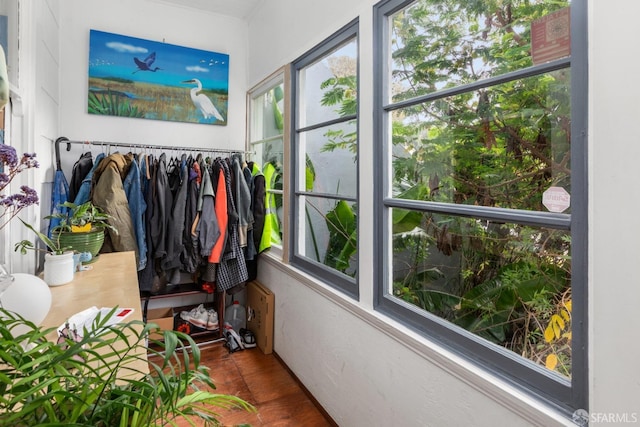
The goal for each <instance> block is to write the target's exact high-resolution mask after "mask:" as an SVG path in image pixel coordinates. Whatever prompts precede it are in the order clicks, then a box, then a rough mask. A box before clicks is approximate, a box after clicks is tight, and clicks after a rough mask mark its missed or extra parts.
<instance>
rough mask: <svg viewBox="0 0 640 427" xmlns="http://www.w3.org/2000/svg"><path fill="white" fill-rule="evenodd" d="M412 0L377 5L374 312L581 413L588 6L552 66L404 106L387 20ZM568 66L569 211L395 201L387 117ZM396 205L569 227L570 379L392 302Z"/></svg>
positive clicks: (580, 8)
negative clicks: (393, 96)
mask: <svg viewBox="0 0 640 427" xmlns="http://www.w3.org/2000/svg"><path fill="white" fill-rule="evenodd" d="M413 2H414V0H382V1H380V2H379V3H377V4H376V5H374V12H373V16H374V24H373V37H374V41H373V43H374V45H373V55H374V70H373V73H374V75H373V81H374V101H373V102H374V106H373V107H374V164H375V165H377V166H376V167H378V166H379V168H380V170H381V171H382V173H379V174H377V175H376V176H375V177H373V180H374V191H373V193H374V219H373V220H374V246H375V248H376V249H375V251H374V263H373V265H374V277H375V282H374V287H375V289H374V302H373V304H374V309H375V310H376V311H379V312H381V313H384V314H385V315H387V316H389V317H391V318H393V319H395V320H397V321H399V322H400V323H402V324H404V325H406V326H408V327H410V328H411V329H413V330H415V331H417V332H418V333H420V334H421V335H422V336H424V337H426V338H428V339H432V340H434V341H436V342H438V343H440V344H443V345H444V346H445V347H446V348H448V349H449V350H452V351H453V352H454V353H456V354H458V355H460V356H462V357H463V358H465V359H467V360H469V361H471V362H472V363H474V364H475V365H477V366H479V367H481V368H483V369H486V370H488V371H489V372H491V373H492V374H493V375H495V376H497V377H498V378H499V379H501V380H503V381H505V382H507V383H508V384H510V385H512V386H515V387H516V388H518V389H520V390H522V391H524V392H526V393H527V394H533V395H534V396H535V397H538V398H541V399H543V400H544V401H546V403H548V404H550V405H551V406H554V407H555V408H556V409H558V410H560V411H561V412H563V413H565V414H567V415H569V416H570V415H571V414H572V413H573V411H575V410H576V409H585V410H588V363H587V362H588V360H587V356H588V355H587V338H588V337H587V320H588V319H587V303H588V301H587V297H588V295H587V278H588V277H587V271H588V264H587V254H588V247H587V245H588V239H587V232H588V212H587V208H588V204H587V190H588V188H587V184H588V181H587V178H588V175H587V159H588V156H587V101H588V94H587V89H588V85H587V83H588V72H587V65H588V62H587V37H586V36H587V4H586V0H573V1H572V2H571V40H572V43H571V56H570V57H567V58H563V59H559V60H556V61H553V62H550V63H547V64H541V65H534V66H532V67H530V68H526V69H522V70H519V71H517V72H515V74H514V73H509V74H507V75H500V76H497V77H493V78H490V79H485V80H481V81H478V82H474V83H471V84H465V85H461V86H457V87H455V88H453V89H450V90H443V91H440V92H436V93H433V94H428V95H424V96H421V97H416V98H413V99H411V100H407V101H402V102H396V103H394V102H391V101H386V100H387V98H386V95H387V94H388V93H389V81H390V80H389V79H388V76H389V75H390V71H389V70H390V69H389V63H388V58H389V57H390V54H389V45H390V43H389V40H390V35H391V28H390V25H389V16H391V15H393V14H394V13H396V12H398V11H399V10H402V9H404V8H405V7H407V6H408V5H410V4H412V3H413ZM567 67H570V69H571V71H570V74H571V101H570V102H571V132H572V140H571V159H572V161H571V164H572V171H571V188H572V191H571V196H572V197H571V198H572V201H571V202H572V203H571V214H555V215H554V214H549V213H544V214H542V215H541V214H540V213H539V212H528V211H520V210H513V209H499V208H484V207H470V206H466V205H446V206H442V204H438V203H433V202H431V203H430V202H418V201H405V200H400V199H394V198H392V197H391V196H390V195H391V191H390V179H391V178H390V171H391V166H390V158H389V157H390V156H389V155H388V154H389V153H390V150H391V143H390V141H389V140H390V134H391V130H390V128H389V123H388V115H389V114H390V112H391V111H394V110H396V109H398V108H401V107H406V106H408V105H414V104H418V103H421V102H425V101H427V100H429V101H431V100H434V99H439V98H443V97H446V96H451V95H454V94H457V93H462V92H469V91H471V90H473V89H474V88H480V87H487V86H493V85H496V84H499V83H500V82H503V81H506V80H512V79H513V78H514V76H515V75H518V77H520V78H523V77H528V76H531V75H537V74H540V73H542V72H543V71H553V70H556V69H562V68H567ZM392 208H405V209H417V210H429V211H430V212H444V213H447V214H450V215H452V214H453V215H458V216H462V217H480V218H486V219H494V220H500V221H509V220H513V219H517V221H518V223H520V224H524V225H533V226H538V225H549V224H552V225H554V226H555V227H557V228H561V229H566V230H571V238H572V246H571V253H572V282H571V286H572V301H573V310H572V334H573V335H572V336H573V339H572V376H571V379H570V380H569V379H566V378H561V377H560V376H559V375H556V374H554V373H553V372H551V371H549V370H547V369H546V368H544V367H542V366H539V365H536V364H534V363H533V362H531V361H529V360H527V359H525V358H522V357H520V356H518V355H516V354H514V353H512V352H510V351H509V350H507V349H504V348H502V347H500V346H498V345H495V344H492V343H489V342H488V341H485V340H483V339H482V338H480V337H478V336H476V335H474V334H472V333H470V332H467V331H465V330H463V329H462V328H459V327H457V326H455V325H453V324H452V323H449V322H447V321H446V320H444V319H441V318H439V317H437V316H435V315H431V314H430V313H426V312H421V311H420V310H418V309H417V308H416V307H413V306H411V305H410V304H408V303H405V302H403V301H400V300H398V299H396V298H393V295H390V294H389V292H388V291H387V290H388V289H389V281H390V279H389V277H390V271H391V268H392V266H391V265H390V264H391V261H390V260H391V259H392V258H391V255H390V254H391V252H392V242H391V241H390V239H389V238H388V236H389V233H388V232H386V231H385V230H389V226H390V224H389V216H390V211H391V209H392Z"/></svg>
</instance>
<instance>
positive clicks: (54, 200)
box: [47, 170, 69, 237]
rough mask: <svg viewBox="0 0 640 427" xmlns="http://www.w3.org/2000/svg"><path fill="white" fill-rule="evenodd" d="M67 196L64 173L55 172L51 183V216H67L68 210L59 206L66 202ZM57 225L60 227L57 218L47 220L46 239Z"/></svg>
mask: <svg viewBox="0 0 640 427" xmlns="http://www.w3.org/2000/svg"><path fill="white" fill-rule="evenodd" d="M68 195H69V183H68V182H67V178H65V176H64V172H62V171H61V170H57V171H56V174H55V177H54V181H53V189H52V191H51V215H55V214H64V215H66V214H67V212H68V211H69V209H68V208H66V207H64V206H60V205H61V204H63V203H64V202H66V201H67V197H68ZM58 225H60V219H59V218H51V220H49V228H48V230H47V236H48V237H51V232H52V231H53V229H54V228H56V227H57V226H58Z"/></svg>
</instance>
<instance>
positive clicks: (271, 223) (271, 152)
mask: <svg viewBox="0 0 640 427" xmlns="http://www.w3.org/2000/svg"><path fill="white" fill-rule="evenodd" d="M284 78H285V73H284V71H280V72H277V73H276V74H274V75H273V76H271V77H269V78H267V79H266V80H265V81H264V82H262V83H260V84H259V85H257V86H256V87H254V88H253V89H251V90H250V91H249V93H248V101H247V104H248V106H249V130H248V135H249V151H251V152H252V153H253V158H254V159H255V163H256V167H257V168H260V169H261V171H262V173H263V175H264V177H265V190H266V195H265V226H264V228H263V236H262V241H261V242H260V248H259V250H260V251H263V250H265V249H267V248H277V249H278V250H282V233H283V229H284V227H283V224H284V222H283V210H284V209H283V203H282V202H283V192H282V191H283V179H284V169H283V167H284V116H285V105H284V103H285V93H284Z"/></svg>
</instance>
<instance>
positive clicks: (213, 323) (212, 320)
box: [206, 308, 218, 331]
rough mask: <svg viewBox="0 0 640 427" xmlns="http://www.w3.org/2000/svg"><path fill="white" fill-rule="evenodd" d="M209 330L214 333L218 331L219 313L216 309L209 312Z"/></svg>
mask: <svg viewBox="0 0 640 427" xmlns="http://www.w3.org/2000/svg"><path fill="white" fill-rule="evenodd" d="M207 314H208V317H207V328H206V329H207V330H208V331H213V330H215V329H218V313H217V312H216V311H215V310H214V309H212V308H211V309H209V310H207Z"/></svg>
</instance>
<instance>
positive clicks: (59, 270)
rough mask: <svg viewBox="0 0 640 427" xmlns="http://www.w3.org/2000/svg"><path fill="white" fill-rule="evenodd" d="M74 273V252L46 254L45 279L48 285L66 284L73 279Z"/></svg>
mask: <svg viewBox="0 0 640 427" xmlns="http://www.w3.org/2000/svg"><path fill="white" fill-rule="evenodd" d="M73 273H74V271H73V252H71V251H70V252H65V253H63V254H62V255H54V254H52V253H46V254H45V255H44V281H45V282H46V283H47V285H49V286H60V285H66V284H67V283H69V282H71V281H72V280H73Z"/></svg>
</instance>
